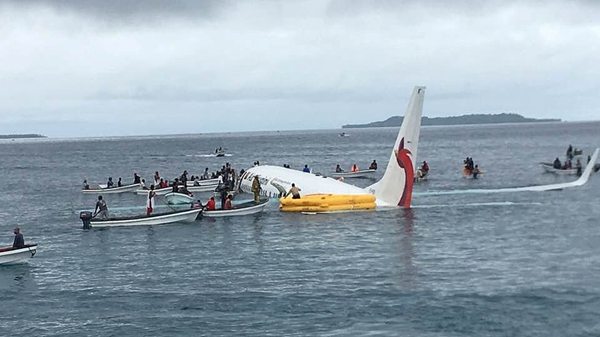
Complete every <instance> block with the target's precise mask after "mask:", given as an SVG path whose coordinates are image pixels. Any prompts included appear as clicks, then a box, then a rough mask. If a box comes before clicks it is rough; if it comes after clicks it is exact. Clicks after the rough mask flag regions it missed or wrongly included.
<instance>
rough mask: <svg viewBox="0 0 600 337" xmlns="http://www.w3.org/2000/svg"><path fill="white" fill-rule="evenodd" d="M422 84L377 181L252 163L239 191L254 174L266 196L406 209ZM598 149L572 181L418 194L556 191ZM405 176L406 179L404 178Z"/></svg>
mask: <svg viewBox="0 0 600 337" xmlns="http://www.w3.org/2000/svg"><path fill="white" fill-rule="evenodd" d="M424 97H425V87H423V86H416V87H415V88H414V89H413V92H412V96H411V98H410V101H409V103H408V107H407V109H406V113H405V115H404V121H403V122H402V126H401V127H400V131H399V132H398V137H397V139H396V142H395V144H394V147H393V148H392V151H391V155H390V160H389V162H388V165H387V168H386V170H385V173H384V175H383V177H382V178H381V180H379V181H378V182H376V183H375V184H373V185H371V186H368V187H367V188H361V187H357V186H354V185H350V184H347V183H345V182H343V181H339V180H336V179H334V178H331V177H325V176H322V175H317V174H313V173H306V172H302V171H297V170H292V169H289V168H284V167H279V166H270V165H263V166H255V167H252V168H250V169H248V170H247V171H245V172H244V174H242V176H241V178H240V182H239V191H240V192H242V193H251V189H252V180H253V179H254V177H255V176H258V179H259V181H260V184H261V188H262V189H261V195H262V196H264V197H269V198H280V197H281V196H283V195H284V194H285V193H286V192H287V191H289V189H290V188H291V186H292V183H294V184H296V186H297V187H298V188H300V189H301V192H302V194H303V195H310V194H350V195H360V194H373V195H375V197H376V200H375V203H376V205H377V207H393V206H399V207H404V208H410V206H411V201H412V195H413V179H414V176H415V170H416V162H417V160H416V159H417V150H418V144H419V134H420V131H421V116H422V113H423V100H424ZM599 152H600V149H596V150H595V151H594V154H593V156H592V158H591V160H590V163H588V166H587V167H586V169H585V170H584V172H583V174H582V175H581V177H580V178H579V179H577V180H576V181H572V182H567V183H560V184H550V185H539V186H526V187H516V188H514V187H513V188H504V189H475V190H455V191H437V192H432V193H422V194H424V195H436V194H439V195H444V194H463V193H505V192H540V191H551V190H560V189H565V188H572V187H578V186H582V185H584V184H585V183H587V181H588V179H589V178H590V175H591V173H592V168H593V167H594V164H595V163H596V160H597V159H598V155H599ZM407 177H408V179H407ZM420 194H421V193H420Z"/></svg>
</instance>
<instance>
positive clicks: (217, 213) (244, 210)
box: [202, 199, 269, 218]
mask: <svg viewBox="0 0 600 337" xmlns="http://www.w3.org/2000/svg"><path fill="white" fill-rule="evenodd" d="M268 203H269V199H263V200H261V201H260V202H259V203H255V202H254V201H249V202H245V203H242V204H237V205H234V206H233V207H234V208H233V209H216V210H214V211H207V210H204V211H203V212H202V216H204V217H208V218H224V217H231V216H242V215H252V214H257V213H260V212H262V211H263V210H264V209H265V207H266V206H267V204H268Z"/></svg>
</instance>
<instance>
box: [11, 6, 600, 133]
mask: <svg viewBox="0 0 600 337" xmlns="http://www.w3.org/2000/svg"><path fill="white" fill-rule="evenodd" d="M444 3H448V4H444ZM450 3H452V5H450ZM598 13H600V2H599V4H596V2H595V1H591V0H590V1H551V0H550V1H531V2H524V1H519V2H516V1H515V2H512V1H487V2H485V1H477V0H472V1H471V0H462V1H448V2H445V1H434V0H421V1H401V0H365V1H360V0H331V1H328V0H317V1H283V0H282V1H276V0H272V1H266V0H265V1H256V0H254V1H227V0H215V1H201V0H178V1H176V0H164V1H159V0H144V1H138V0H102V1H97V0H52V1H50V0H0V22H1V24H0V67H1V68H0V118H1V121H0V133H25V132H35V133H37V132H39V133H43V134H46V135H49V136H53V137H65V136H103V135H140V134H142V135H143V134H172V133H201V132H202V133H203V132H223V131H250V130H286V129H304V128H306V129H315V128H338V127H340V126H341V125H342V124H346V123H362V122H371V121H375V120H383V119H386V118H388V117H390V116H393V115H402V114H404V111H405V108H406V104H407V100H408V98H409V95H410V93H411V90H412V88H413V87H414V86H415V85H425V86H427V94H426V97H425V109H424V115H427V116H430V117H436V116H448V115H460V114H467V113H500V112H516V113H520V114H523V115H525V116H528V117H553V118H562V119H566V120H592V119H595V120H596V119H600V65H599V64H600V15H599V14H598Z"/></svg>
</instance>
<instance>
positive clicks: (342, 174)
mask: <svg viewBox="0 0 600 337" xmlns="http://www.w3.org/2000/svg"><path fill="white" fill-rule="evenodd" d="M375 172H377V171H376V170H362V171H355V172H345V171H344V172H333V173H332V174H331V176H332V177H333V178H344V179H348V178H370V177H372V176H373V175H375Z"/></svg>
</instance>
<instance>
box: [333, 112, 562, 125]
mask: <svg viewBox="0 0 600 337" xmlns="http://www.w3.org/2000/svg"><path fill="white" fill-rule="evenodd" d="M403 120H404V117H400V116H394V117H390V118H388V119H386V120H384V121H380V122H373V123H368V124H348V125H344V126H342V128H343V129H356V128H381V127H398V126H400V125H402V121H403ZM560 121H561V120H560V119H536V118H526V117H523V116H521V115H519V114H513V113H502V114H495V115H484V114H475V115H463V116H451V117H434V118H429V117H423V118H422V119H421V125H472V124H500V123H533V122H535V123H544V122H560Z"/></svg>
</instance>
